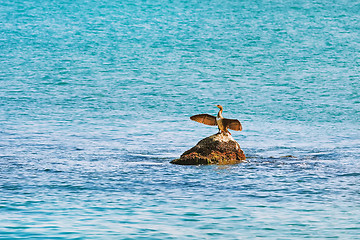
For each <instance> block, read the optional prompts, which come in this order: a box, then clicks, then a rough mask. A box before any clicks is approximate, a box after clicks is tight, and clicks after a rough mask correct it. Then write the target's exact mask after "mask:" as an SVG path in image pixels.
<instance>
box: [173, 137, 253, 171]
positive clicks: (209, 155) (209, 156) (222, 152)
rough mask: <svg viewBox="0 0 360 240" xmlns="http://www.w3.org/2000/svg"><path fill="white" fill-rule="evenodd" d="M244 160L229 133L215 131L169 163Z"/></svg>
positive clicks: (216, 162) (221, 163)
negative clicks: (215, 132)
mask: <svg viewBox="0 0 360 240" xmlns="http://www.w3.org/2000/svg"><path fill="white" fill-rule="evenodd" d="M245 160H246V157H245V154H244V151H243V150H241V148H240V145H239V144H238V143H237V142H236V141H235V140H234V138H233V137H232V136H231V135H230V134H226V133H217V134H214V135H212V136H210V137H207V138H204V139H202V140H201V141H200V142H198V144H196V146H194V147H193V148H191V149H189V150H187V151H185V152H184V153H183V154H182V155H181V156H180V158H179V159H175V160H172V161H171V162H170V163H173V164H181V165H199V164H219V165H223V164H236V163H240V162H243V161H245Z"/></svg>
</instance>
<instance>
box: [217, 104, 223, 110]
mask: <svg viewBox="0 0 360 240" xmlns="http://www.w3.org/2000/svg"><path fill="white" fill-rule="evenodd" d="M215 106H217V107H218V108H219V109H220V110H223V107H222V106H221V105H215Z"/></svg>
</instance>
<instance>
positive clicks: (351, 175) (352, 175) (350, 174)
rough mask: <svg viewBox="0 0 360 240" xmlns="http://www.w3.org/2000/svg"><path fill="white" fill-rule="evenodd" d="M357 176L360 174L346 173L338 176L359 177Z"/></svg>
mask: <svg viewBox="0 0 360 240" xmlns="http://www.w3.org/2000/svg"><path fill="white" fill-rule="evenodd" d="M357 176H360V173H345V174H340V175H338V177H357Z"/></svg>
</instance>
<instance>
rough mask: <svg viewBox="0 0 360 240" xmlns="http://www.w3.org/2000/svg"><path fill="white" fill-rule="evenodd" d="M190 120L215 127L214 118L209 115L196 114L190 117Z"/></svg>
mask: <svg viewBox="0 0 360 240" xmlns="http://www.w3.org/2000/svg"><path fill="white" fill-rule="evenodd" d="M190 119H191V120H193V121H195V122H199V123H203V124H206V125H210V126H216V125H217V124H216V117H214V116H211V115H209V114H198V115H194V116H191V117H190Z"/></svg>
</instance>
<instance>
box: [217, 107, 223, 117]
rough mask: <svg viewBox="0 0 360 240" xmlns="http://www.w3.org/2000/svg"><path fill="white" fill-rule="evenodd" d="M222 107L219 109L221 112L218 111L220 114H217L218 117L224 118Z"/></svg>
mask: <svg viewBox="0 0 360 240" xmlns="http://www.w3.org/2000/svg"><path fill="white" fill-rule="evenodd" d="M222 111H223V110H222V109H221V108H220V110H219V112H218V114H217V117H218V118H223V116H222Z"/></svg>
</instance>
